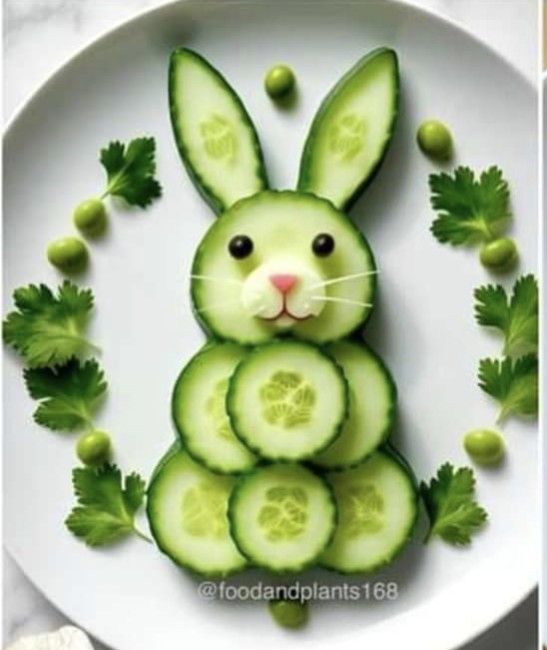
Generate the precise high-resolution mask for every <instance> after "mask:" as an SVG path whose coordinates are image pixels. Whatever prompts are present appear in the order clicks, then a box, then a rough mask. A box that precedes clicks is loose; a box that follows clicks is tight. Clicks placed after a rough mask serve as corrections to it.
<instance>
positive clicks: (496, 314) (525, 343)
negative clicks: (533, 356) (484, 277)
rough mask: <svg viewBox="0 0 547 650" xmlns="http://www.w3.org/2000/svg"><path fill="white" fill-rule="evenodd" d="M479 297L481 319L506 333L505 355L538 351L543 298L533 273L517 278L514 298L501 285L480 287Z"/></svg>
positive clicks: (476, 304) (478, 290)
mask: <svg viewBox="0 0 547 650" xmlns="http://www.w3.org/2000/svg"><path fill="white" fill-rule="evenodd" d="M475 298H476V303H475V317H476V319H477V322H478V323H479V324H480V325H486V326H489V327H496V328H497V329H500V330H501V331H502V332H503V333H504V336H505V347H504V354H505V355H510V356H518V355H522V354H526V353H530V352H537V349H538V310H539V298H538V283H537V280H536V278H535V277H534V276H533V275H532V274H530V275H525V276H523V277H521V278H519V279H518V280H517V281H516V282H515V285H514V287H513V294H512V296H511V299H510V300H508V296H507V294H506V292H505V289H504V288H503V287H502V286H500V285H496V286H493V285H488V286H484V287H479V288H478V289H476V290H475Z"/></svg>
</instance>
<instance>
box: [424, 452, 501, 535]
mask: <svg viewBox="0 0 547 650" xmlns="http://www.w3.org/2000/svg"><path fill="white" fill-rule="evenodd" d="M420 493H421V495H422V498H423V500H424V503H425V507H426V510H427V513H428V516H429V521H430V528H429V532H428V534H427V538H426V541H428V540H429V539H430V538H431V537H433V536H435V535H438V536H439V537H441V538H442V539H444V541H445V542H448V543H450V544H455V545H456V546H465V545H467V544H469V543H470V542H471V535H472V534H473V533H475V532H476V531H477V530H478V529H479V528H480V527H481V526H482V525H483V524H484V523H485V522H486V520H487V518H488V515H487V513H486V511H485V510H484V509H483V508H481V506H479V505H478V504H477V503H476V501H475V477H474V475H473V470H472V469H470V468H469V467H460V468H459V469H457V470H456V471H454V467H453V466H452V465H451V464H450V463H445V464H444V465H443V466H442V467H441V468H440V469H439V470H438V472H437V476H436V477H435V478H432V479H431V483H430V484H429V485H427V483H425V482H422V484H421V485H420Z"/></svg>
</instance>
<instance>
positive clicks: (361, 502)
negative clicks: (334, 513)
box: [339, 483, 384, 537]
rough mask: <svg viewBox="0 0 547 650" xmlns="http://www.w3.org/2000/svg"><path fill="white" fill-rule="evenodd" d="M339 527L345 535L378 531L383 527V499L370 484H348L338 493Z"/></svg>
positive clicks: (358, 535)
mask: <svg viewBox="0 0 547 650" xmlns="http://www.w3.org/2000/svg"><path fill="white" fill-rule="evenodd" d="M339 506H340V512H339V517H340V522H339V525H340V528H341V529H343V531H344V534H345V535H346V536H347V537H360V536H361V535H370V534H374V533H377V532H379V531H380V530H382V527H383V517H382V513H383V511H384V500H383V498H382V495H381V494H380V493H379V492H378V490H377V489H376V488H375V487H374V485H372V484H367V483H364V484H362V483H356V484H353V485H348V486H346V487H345V489H344V490H342V492H341V494H340V495H339Z"/></svg>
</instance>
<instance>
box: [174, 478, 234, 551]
mask: <svg viewBox="0 0 547 650" xmlns="http://www.w3.org/2000/svg"><path fill="white" fill-rule="evenodd" d="M226 497H227V491H226V490H223V489H221V488H220V487H219V486H217V485H214V484H212V483H205V482H204V483H200V484H198V485H195V486H194V487H191V488H190V489H189V490H187V491H186V492H185V494H184V497H183V500H182V522H183V528H184V530H185V531H186V532H187V533H189V534H190V535H194V536H195V537H211V538H213V539H220V538H222V537H223V536H224V535H226V532H227V530H228V520H227V517H226Z"/></svg>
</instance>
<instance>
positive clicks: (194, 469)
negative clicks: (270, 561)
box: [147, 445, 246, 577]
mask: <svg viewBox="0 0 547 650" xmlns="http://www.w3.org/2000/svg"><path fill="white" fill-rule="evenodd" d="M234 484H235V479H234V478H232V477H229V476H219V475H218V474H213V473H212V472H209V471H208V470H207V469H205V468H203V467H201V465H198V464H197V463H195V462H194V461H193V460H192V459H191V458H190V456H189V455H188V453H187V452H186V451H185V450H184V449H183V448H182V447H180V446H179V445H174V446H173V447H172V448H171V449H170V450H169V451H168V453H167V454H166V455H165V456H164V458H163V459H162V460H161V461H160V463H159V465H158V467H157V468H156V470H155V471H154V474H153V476H152V479H151V482H150V485H149V487H148V499H147V515H148V521H149V523H150V530H151V532H152V536H153V537H154V540H155V541H156V544H157V545H158V547H159V549H160V550H161V551H162V552H163V553H165V554H166V555H167V556H169V557H170V558H171V560H173V562H175V563H176V564H178V565H179V566H182V567H184V568H188V569H191V570H192V571H195V572H196V573H199V574H200V575H203V576H208V577H222V576H227V575H230V574H232V573H235V572H236V571H240V570H241V569H243V568H244V567H245V565H246V561H245V558H244V557H243V556H242V555H241V554H240V553H239V551H238V550H237V547H236V546H235V544H234V542H233V541H232V538H231V537H230V531H229V523H228V516H227V510H228V499H229V497H230V494H231V492H232V489H233V487H234Z"/></svg>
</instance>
